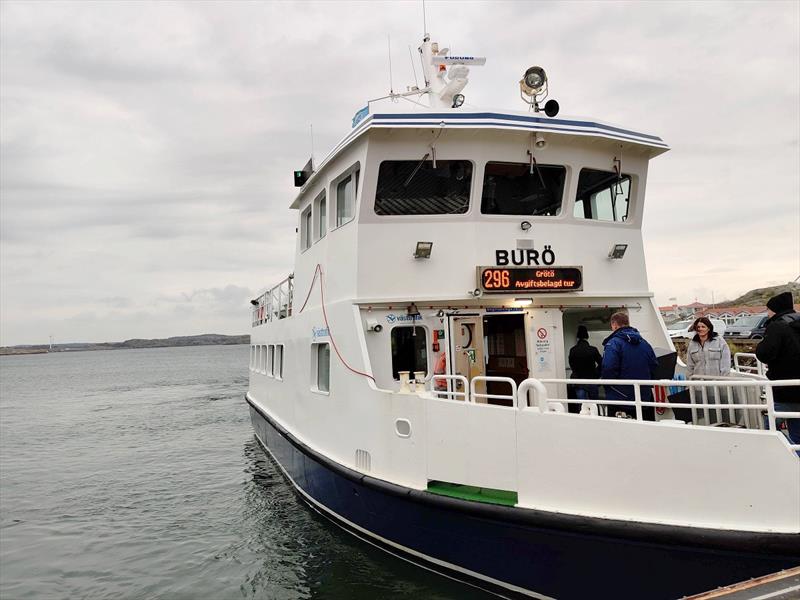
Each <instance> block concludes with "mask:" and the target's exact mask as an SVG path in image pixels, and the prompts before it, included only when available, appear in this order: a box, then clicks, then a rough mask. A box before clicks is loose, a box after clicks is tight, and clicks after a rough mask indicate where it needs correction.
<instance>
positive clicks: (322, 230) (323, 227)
mask: <svg viewBox="0 0 800 600" xmlns="http://www.w3.org/2000/svg"><path fill="white" fill-rule="evenodd" d="M326 233H328V206H327V202H326V199H325V192H322V194H321V195H320V197H319V198H317V239H318V240H321V239H322V238H324V237H325V234H326Z"/></svg>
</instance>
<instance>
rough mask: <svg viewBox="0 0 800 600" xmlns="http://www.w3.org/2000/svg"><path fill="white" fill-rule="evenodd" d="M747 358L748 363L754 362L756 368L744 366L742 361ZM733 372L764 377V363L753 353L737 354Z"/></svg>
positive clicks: (734, 358)
mask: <svg viewBox="0 0 800 600" xmlns="http://www.w3.org/2000/svg"><path fill="white" fill-rule="evenodd" d="M745 358H746V359H747V360H748V361H753V362H754V363H755V366H753V365H745V364H742V359H745ZM733 370H734V371H736V372H737V373H748V374H751V375H760V376H761V377H763V376H764V363H762V362H761V361H760V360H758V357H757V356H756V355H755V354H753V353H752V352H737V353H736V354H734V355H733Z"/></svg>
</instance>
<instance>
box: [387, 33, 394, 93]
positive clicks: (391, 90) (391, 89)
mask: <svg viewBox="0 0 800 600" xmlns="http://www.w3.org/2000/svg"><path fill="white" fill-rule="evenodd" d="M386 45H387V46H388V49H389V93H390V94H394V84H393V83H392V36H391V35H389V34H388V33H387V34H386Z"/></svg>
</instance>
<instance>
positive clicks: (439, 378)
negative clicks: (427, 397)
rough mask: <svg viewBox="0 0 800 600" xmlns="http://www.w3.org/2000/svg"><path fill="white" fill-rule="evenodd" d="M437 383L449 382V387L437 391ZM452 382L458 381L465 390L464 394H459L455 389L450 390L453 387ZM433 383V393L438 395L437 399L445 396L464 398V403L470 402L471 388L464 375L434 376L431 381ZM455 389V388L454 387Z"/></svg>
mask: <svg viewBox="0 0 800 600" xmlns="http://www.w3.org/2000/svg"><path fill="white" fill-rule="evenodd" d="M436 381H446V382H448V386H447V389H446V390H437V389H436ZM450 381H458V382H460V383H461V385H462V386H463V388H464V391H463V392H457V391H455V389H450V388H451V386H450V385H449V382H450ZM430 382H431V390H430V391H431V393H433V394H436V397H437V398H439V395H440V394H441V395H445V396H463V397H464V402H470V397H469V391H470V386H469V382H468V381H467V378H466V377H464V376H463V375H433V376H432V377H431V379H430ZM452 387H455V386H452Z"/></svg>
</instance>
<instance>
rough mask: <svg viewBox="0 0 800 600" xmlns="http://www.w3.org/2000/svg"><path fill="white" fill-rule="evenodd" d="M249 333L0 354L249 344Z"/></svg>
mask: <svg viewBox="0 0 800 600" xmlns="http://www.w3.org/2000/svg"><path fill="white" fill-rule="evenodd" d="M249 343H250V336H249V335H220V334H217V333H204V334H202V335H181V336H177V337H169V338H160V339H155V340H143V339H132V340H125V341H124V342H103V343H91V342H72V343H67V344H53V347H52V348H51V347H50V346H49V345H48V344H40V345H25V346H3V347H0V356H5V355H11V354H44V353H46V352H82V351H87V350H130V349H132V348H173V347H178V346H232V345H235V344H249Z"/></svg>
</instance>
